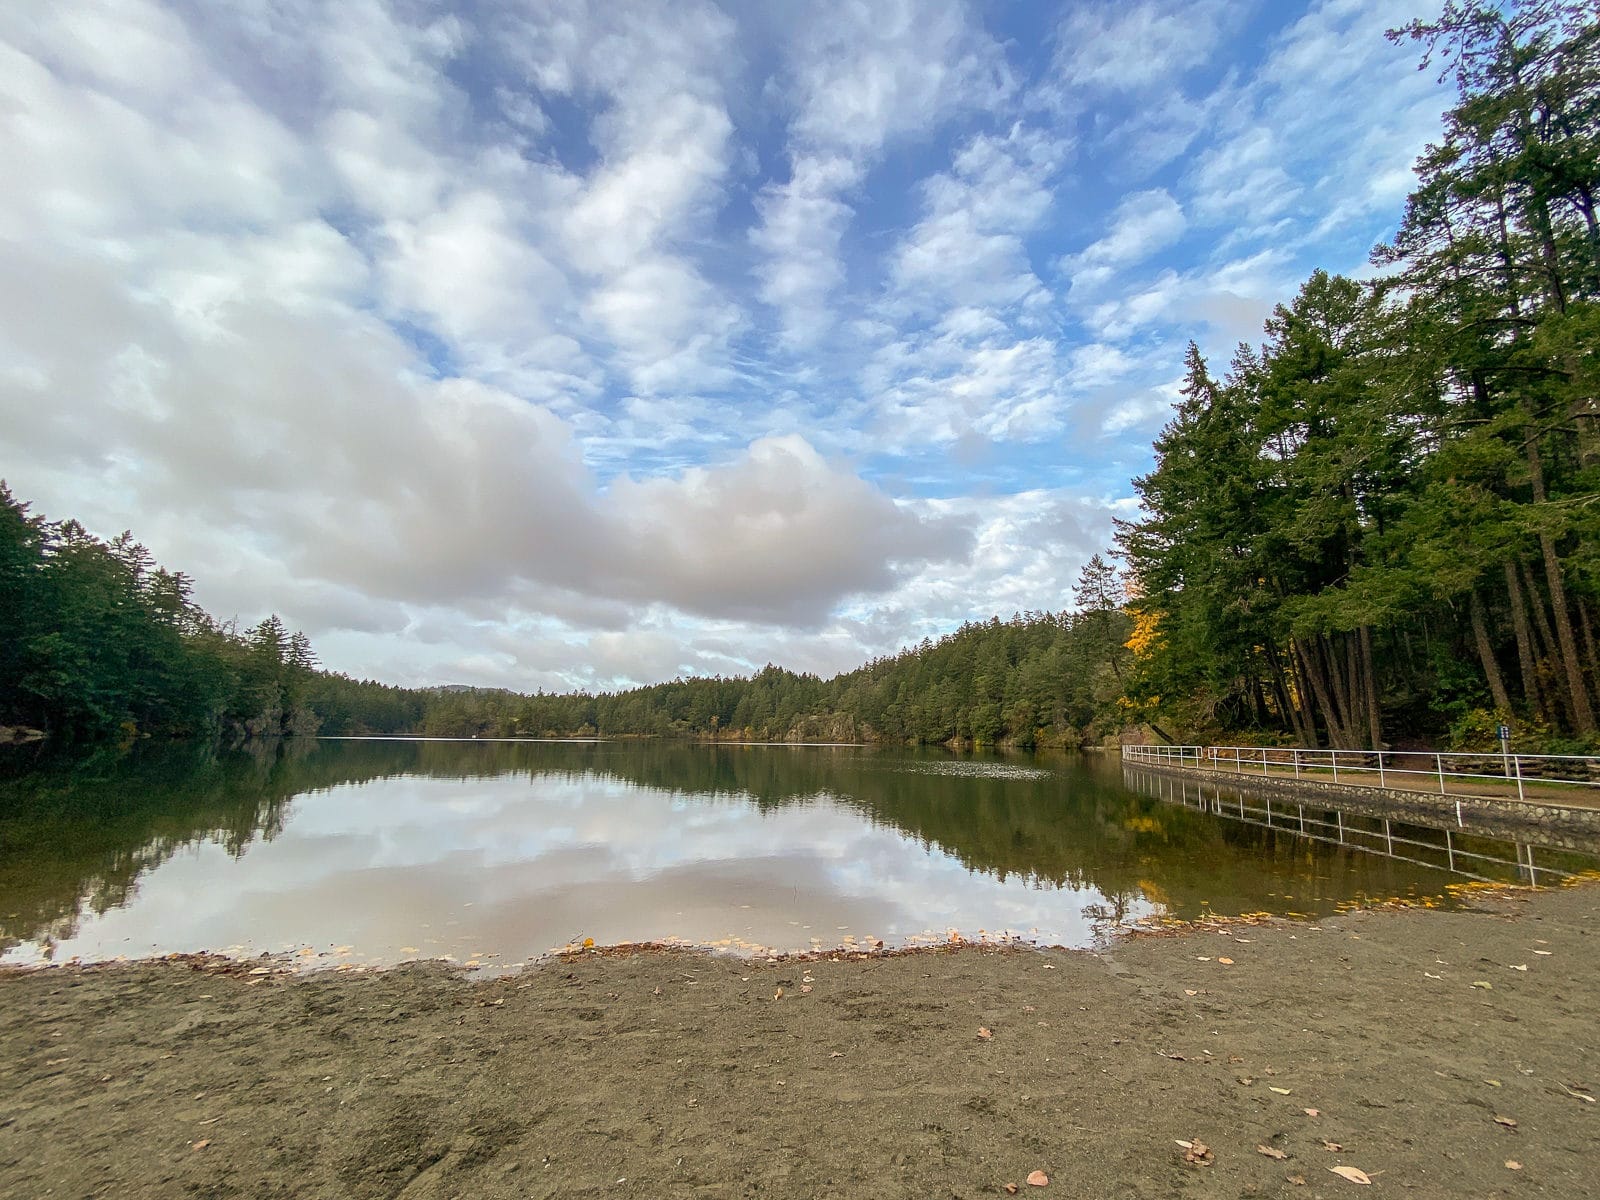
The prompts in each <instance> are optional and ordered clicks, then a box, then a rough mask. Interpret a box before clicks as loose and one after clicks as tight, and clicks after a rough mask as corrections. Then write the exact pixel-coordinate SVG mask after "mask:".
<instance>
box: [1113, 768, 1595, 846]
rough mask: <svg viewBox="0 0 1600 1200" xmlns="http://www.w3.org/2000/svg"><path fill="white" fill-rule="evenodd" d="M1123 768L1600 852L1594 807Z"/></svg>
mask: <svg viewBox="0 0 1600 1200" xmlns="http://www.w3.org/2000/svg"><path fill="white" fill-rule="evenodd" d="M1123 769H1124V770H1125V771H1150V772H1152V773H1154V774H1157V775H1166V776H1170V777H1173V778H1177V779H1192V780H1194V781H1196V782H1199V783H1209V784H1211V785H1213V786H1215V787H1219V788H1232V789H1234V790H1236V791H1240V792H1243V793H1245V794H1247V795H1253V796H1267V797H1271V798H1272V799H1275V800H1276V799H1288V800H1293V801H1296V802H1298V803H1301V804H1325V805H1327V806H1328V807H1329V808H1339V809H1343V810H1344V811H1346V812H1354V813H1360V814H1361V815H1363V816H1368V817H1379V818H1383V817H1387V818H1390V819H1392V820H1408V821H1414V822H1416V823H1417V824H1421V825H1432V826H1436V827H1441V826H1446V825H1448V826H1450V827H1452V828H1458V829H1464V830H1466V831H1467V832H1469V833H1479V834H1483V835H1484V836H1486V837H1496V838H1505V839H1507V840H1510V841H1519V842H1527V841H1532V842H1536V843H1538V844H1539V845H1541V846H1552V847H1556V848H1558V849H1562V850H1577V851H1580V852H1584V853H1588V854H1600V809H1597V808H1576V807H1573V806H1571V805H1566V804H1546V803H1540V802H1536V801H1526V800H1495V799H1488V798H1485V797H1481V796H1433V795H1429V794H1428V793H1426V792H1407V791H1400V790H1397V789H1395V788H1379V787H1361V786H1356V785H1352V784H1347V783H1333V782H1331V781H1328V780H1321V779H1283V778H1279V777H1276V776H1271V775H1265V776H1261V775H1236V774H1234V773H1233V772H1232V771H1213V770H1210V769H1208V768H1205V767H1180V766H1178V765H1176V764H1172V763H1164V764H1161V765H1157V764H1155V763H1148V762H1124V763H1123Z"/></svg>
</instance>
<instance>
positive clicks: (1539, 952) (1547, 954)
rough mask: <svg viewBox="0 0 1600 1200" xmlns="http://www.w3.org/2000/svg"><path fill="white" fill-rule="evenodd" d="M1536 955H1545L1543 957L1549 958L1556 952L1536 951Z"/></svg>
mask: <svg viewBox="0 0 1600 1200" xmlns="http://www.w3.org/2000/svg"><path fill="white" fill-rule="evenodd" d="M1534 953H1535V954H1543V955H1545V956H1547V957H1548V956H1549V955H1551V954H1554V953H1555V951H1554V950H1535V951H1534Z"/></svg>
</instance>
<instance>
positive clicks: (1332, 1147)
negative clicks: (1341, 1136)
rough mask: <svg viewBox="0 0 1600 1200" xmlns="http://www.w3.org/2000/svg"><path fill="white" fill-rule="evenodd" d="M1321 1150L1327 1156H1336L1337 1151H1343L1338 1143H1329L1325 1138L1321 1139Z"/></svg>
mask: <svg viewBox="0 0 1600 1200" xmlns="http://www.w3.org/2000/svg"><path fill="white" fill-rule="evenodd" d="M1322 1148H1323V1149H1324V1150H1326V1151H1327V1152H1328V1153H1329V1154H1337V1153H1339V1151H1341V1150H1343V1149H1344V1147H1343V1146H1342V1145H1340V1144H1339V1143H1338V1142H1330V1141H1328V1140H1327V1139H1326V1138H1324V1139H1323V1142H1322Z"/></svg>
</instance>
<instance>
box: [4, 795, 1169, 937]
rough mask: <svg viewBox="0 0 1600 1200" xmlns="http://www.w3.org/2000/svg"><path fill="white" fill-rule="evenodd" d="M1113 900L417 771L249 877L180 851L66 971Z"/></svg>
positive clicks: (889, 928) (911, 931)
mask: <svg viewBox="0 0 1600 1200" xmlns="http://www.w3.org/2000/svg"><path fill="white" fill-rule="evenodd" d="M1104 902H1105V897H1103V896H1101V895H1100V894H1099V893H1098V892H1097V891H1095V890H1094V889H1093V888H1090V887H1083V888H1080V889H1076V890H1074V889H1070V888H1061V887H1057V886H1056V885H1055V884H1052V883H1043V884H1040V883H1038V882H1036V881H1033V880H1030V879H1029V878H1027V877H1024V876H1019V875H1011V876H1009V877H1008V878H1006V879H1005V880H1003V881H1002V880H1001V879H1000V878H998V877H997V876H996V875H994V874H988V873H975V872H972V871H970V870H969V869H968V868H967V867H966V866H964V865H963V864H962V863H961V862H960V861H958V860H957V859H956V858H954V857H952V856H951V855H949V854H947V853H945V852H944V851H942V850H940V849H939V848H938V847H937V846H935V847H933V848H925V847H924V845H923V844H922V843H921V842H920V841H918V840H917V839H915V838H913V837H910V836H908V835H907V834H905V833H903V832H901V831H899V830H898V829H896V828H894V827H893V826H890V825H888V824H878V823H875V822H873V821H872V820H870V819H869V818H868V817H866V816H865V815H863V813H862V812H861V811H860V809H859V807H856V806H849V805H846V804H843V803H840V802H837V801H836V800H834V799H833V798H832V797H831V796H829V795H827V794H826V793H819V794H818V795H817V796H815V797H814V798H813V799H810V800H805V801H801V802H798V803H793V804H787V805H784V806H781V807H776V808H768V809H765V810H763V809H760V808H758V807H756V806H755V805H753V804H750V803H747V802H744V801H742V800H738V799H731V798H728V797H726V796H724V797H719V798H715V799H712V798H706V799H699V798H694V797H691V796H686V795H685V794H684V793H682V792H673V791H666V790H658V789H655V788H651V787H647V786H643V785H639V784H635V783H632V782H629V781H626V780H623V779H619V778H616V777H614V776H611V775H605V774H579V773H572V772H558V773H549V774H535V775H532V776H529V775H527V774H523V773H518V774H508V775H501V776H497V777H490V778H483V777H479V778H469V779H459V778H448V777H429V776H422V775H407V776H402V777H397V778H386V779H375V780H370V781H368V782H364V783H354V784H342V785H338V786H334V787H332V788H328V789H325V790H320V791H316V792H312V793H310V794H305V795H300V796H298V797H296V798H295V799H294V800H293V802H292V803H291V805H290V806H289V808H288V819H287V823H286V825H285V827H284V829H283V830H282V832H281V833H279V834H278V835H277V836H276V837H275V838H273V839H272V840H271V841H257V842H255V843H253V844H251V845H250V846H249V847H248V849H247V850H246V851H245V853H244V854H243V855H242V856H241V857H239V858H237V859H235V858H232V857H230V856H229V855H228V854H227V852H226V851H225V850H224V848H223V847H222V846H220V845H217V844H216V843H214V842H210V841H204V842H200V843H197V844H194V845H191V846H187V847H185V848H183V849H181V850H179V851H178V852H177V853H176V854H175V855H174V856H173V857H171V858H170V859H168V860H167V861H166V862H164V863H162V864H161V865H159V866H157V867H156V868H155V869H154V870H152V871H150V872H149V873H148V874H146V875H145V876H144V877H143V878H142V879H141V880H140V881H139V884H138V886H137V890H136V893H135V896H134V898H133V900H132V902H131V903H129V904H128V905H127V906H125V907H121V908H114V909H112V910H110V911H108V912H106V913H105V914H103V915H99V916H96V915H93V914H88V915H85V916H84V917H83V918H82V920H81V922H80V923H79V926H78V929H77V932H76V934H75V935H74V936H71V937H69V938H66V939H64V940H62V941H61V942H60V943H59V944H58V945H57V946H56V947H55V950H54V958H55V959H56V960H57V961H61V960H63V959H66V958H70V957H72V956H74V955H78V956H81V957H83V958H85V959H97V958H106V957H113V956H116V955H119V954H126V955H129V956H146V955H151V954H162V953H168V952H173V951H194V950H201V949H209V950H231V951H232V952H235V953H239V952H255V951H259V950H274V951H277V950H292V949H299V948H301V947H304V946H311V947H314V948H316V949H318V950H329V949H331V948H333V947H351V948H352V950H351V953H350V954H349V956H348V957H349V960H350V961H357V962H359V961H363V960H365V961H382V962H386V963H392V962H394V961H397V960H399V959H402V958H409V957H435V956H441V955H450V956H452V957H454V958H456V959H457V960H461V961H466V960H468V959H471V958H476V957H478V956H481V955H494V956H496V957H495V958H494V959H493V960H491V961H493V962H496V963H511V962H516V961H521V960H524V959H527V958H530V957H533V956H537V955H539V954H542V953H544V952H546V951H547V950H549V949H550V948H552V947H555V946H559V945H562V944H565V943H567V942H569V941H581V940H582V939H584V938H594V939H595V941H596V942H598V943H600V944H606V943H611V942H620V941H651V940H660V939H666V938H683V939H686V940H688V941H692V942H696V943H706V944H719V943H720V944H732V946H733V948H736V949H737V948H748V947H749V945H750V944H755V945H759V946H765V947H772V948H776V949H780V950H798V949H808V948H811V947H813V946H814V945H815V944H817V943H820V944H822V945H824V946H829V947H831V946H835V945H838V944H840V943H841V942H842V941H844V939H845V938H846V936H847V935H851V936H854V937H856V938H862V939H865V938H869V937H872V938H882V939H884V940H885V941H886V942H888V943H889V944H898V943H902V942H905V941H906V940H907V939H910V938H913V937H915V936H916V935H919V934H923V933H925V932H931V933H934V934H941V935H942V934H943V933H945V932H946V931H947V930H949V929H951V928H956V929H959V930H960V931H961V932H962V933H963V934H965V935H967V936H975V935H976V934H977V933H978V931H979V930H984V931H987V932H988V933H989V934H991V935H993V934H997V933H999V932H1001V931H1010V932H1012V933H1017V934H1022V935H1024V936H1029V937H1036V938H1038V939H1039V940H1041V941H1043V942H1046V943H1061V944H1066V945H1077V946H1081V945H1087V944H1090V943H1091V942H1092V940H1093V930H1092V925H1091V919H1090V917H1089V915H1087V914H1086V912H1085V909H1086V908H1088V907H1090V906H1095V905H1099V904H1101V903H1104ZM1149 911H1150V907H1149V906H1148V905H1147V904H1144V903H1143V902H1139V901H1136V902H1135V903H1134V906H1133V907H1132V908H1131V909H1129V910H1126V911H1125V916H1126V917H1128V918H1136V917H1138V916H1140V915H1143V914H1144V913H1147V912H1149ZM812 939H816V942H813V940H812ZM39 953H40V947H39V946H38V944H37V943H35V944H27V945H23V946H20V947H18V948H17V949H16V951H14V952H13V953H12V954H10V955H8V956H7V958H8V959H9V960H12V961H18V960H22V961H26V960H30V959H34V958H36V957H37V956H38V954H39Z"/></svg>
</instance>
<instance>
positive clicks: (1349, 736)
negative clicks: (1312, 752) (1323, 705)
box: [1317, 634, 1356, 750]
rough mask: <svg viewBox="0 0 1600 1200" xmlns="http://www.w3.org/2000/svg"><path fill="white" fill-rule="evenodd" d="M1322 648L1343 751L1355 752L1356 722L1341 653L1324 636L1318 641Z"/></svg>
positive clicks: (1327, 637) (1325, 635) (1329, 639)
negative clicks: (1341, 735) (1345, 680)
mask: <svg viewBox="0 0 1600 1200" xmlns="http://www.w3.org/2000/svg"><path fill="white" fill-rule="evenodd" d="M1317 642H1318V645H1319V646H1320V647H1321V648H1322V653H1323V656H1324V658H1325V660H1326V662H1327V664H1328V683H1329V684H1330V690H1331V691H1332V692H1333V702H1334V704H1335V705H1336V706H1337V708H1338V710H1339V725H1340V728H1341V730H1342V731H1343V733H1344V746H1343V749H1346V750H1354V749H1355V747H1356V736H1355V735H1356V720H1355V714H1354V712H1353V711H1352V710H1351V708H1350V693H1349V690H1348V689H1347V688H1346V687H1345V683H1344V672H1343V671H1342V670H1340V668H1339V652H1338V651H1337V650H1335V649H1334V648H1333V639H1332V638H1331V637H1329V636H1328V635H1327V634H1323V635H1322V636H1321V637H1320V638H1318V639H1317Z"/></svg>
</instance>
